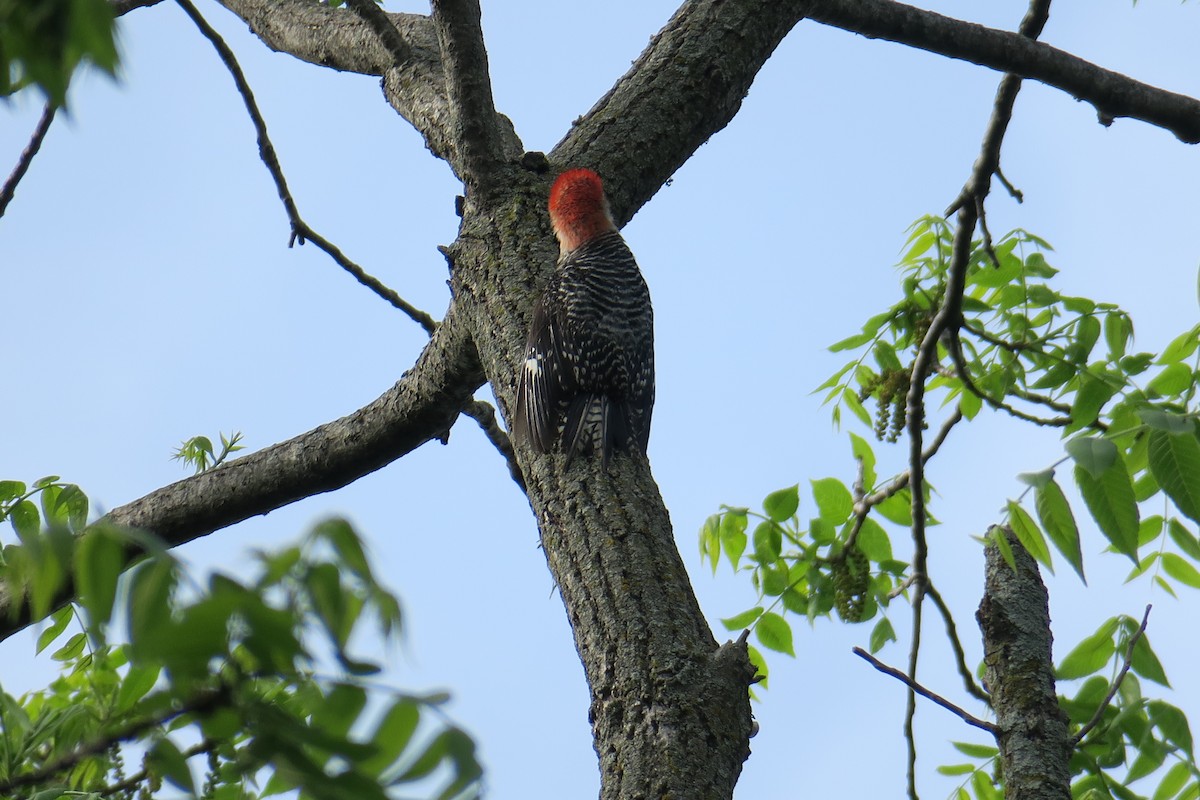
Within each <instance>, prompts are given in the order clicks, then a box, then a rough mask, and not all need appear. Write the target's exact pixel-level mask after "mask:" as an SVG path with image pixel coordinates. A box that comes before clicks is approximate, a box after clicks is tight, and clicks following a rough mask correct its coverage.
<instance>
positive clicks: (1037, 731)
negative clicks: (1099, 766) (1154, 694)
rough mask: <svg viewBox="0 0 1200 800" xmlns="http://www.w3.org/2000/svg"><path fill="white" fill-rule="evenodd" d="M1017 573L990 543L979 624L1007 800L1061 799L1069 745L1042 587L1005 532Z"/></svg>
mask: <svg viewBox="0 0 1200 800" xmlns="http://www.w3.org/2000/svg"><path fill="white" fill-rule="evenodd" d="M1003 535H1005V536H1007V537H1008V542H1009V546H1010V548H1011V549H1012V554H1013V558H1014V560H1015V562H1016V569H1015V570H1014V569H1013V568H1012V567H1010V566H1009V565H1008V564H1007V562H1005V560H1004V557H1003V556H1002V555H1001V554H1000V550H999V548H997V547H996V546H995V545H989V546H988V548H987V554H986V556H987V557H986V571H987V575H986V581H985V589H984V595H983V601H982V602H981V603H980V604H979V612H978V614H977V618H978V620H979V627H980V630H982V631H983V650H984V655H983V659H984V664H985V667H986V673H985V675H984V680H985V681H986V684H987V688H988V690H989V691H990V692H991V696H992V708H993V709H994V710H995V712H996V725H997V727H998V728H999V729H1000V733H999V736H998V737H997V738H998V741H999V744H1000V765H1001V769H1002V772H1003V775H1004V796H1005V798H1006V800H1067V798H1070V796H1071V771H1070V769H1069V767H1068V760H1069V759H1070V756H1071V751H1072V749H1073V743H1072V740H1071V737H1070V735H1069V733H1068V729H1067V716H1066V714H1065V713H1064V712H1063V710H1062V709H1061V708H1060V707H1059V705H1058V696H1057V695H1056V693H1055V689H1054V661H1053V656H1052V653H1051V645H1052V643H1053V637H1052V635H1051V632H1050V609H1049V604H1048V599H1047V594H1046V586H1045V584H1043V583H1042V576H1041V573H1040V572H1039V571H1038V567H1037V563H1036V562H1035V561H1034V560H1033V557H1032V556H1030V555H1029V553H1027V552H1026V551H1025V548H1023V547H1022V546H1021V544H1020V543H1019V542H1018V541H1017V539H1016V537H1015V536H1013V534H1012V532H1011V531H1005V532H1004V534H1003Z"/></svg>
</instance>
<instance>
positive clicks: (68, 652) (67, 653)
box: [50, 633, 87, 661]
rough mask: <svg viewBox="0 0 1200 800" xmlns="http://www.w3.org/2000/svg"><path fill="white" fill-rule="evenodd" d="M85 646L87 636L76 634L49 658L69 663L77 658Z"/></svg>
mask: <svg viewBox="0 0 1200 800" xmlns="http://www.w3.org/2000/svg"><path fill="white" fill-rule="evenodd" d="M86 646H87V634H86V633H77V634H75V635H74V636H72V637H71V638H70V639H67V643H66V644H64V645H63V646H62V647H60V648H58V649H57V650H55V651H54V653H53V654H52V655H51V656H50V657H51V658H53V659H54V660H55V661H71V660H73V659H76V658H78V657H79V655H80V654H81V653H82V652H83V648H85V647H86Z"/></svg>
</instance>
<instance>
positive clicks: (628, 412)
mask: <svg viewBox="0 0 1200 800" xmlns="http://www.w3.org/2000/svg"><path fill="white" fill-rule="evenodd" d="M550 222H551V224H552V225H553V226H554V233H555V235H556V236H558V242H559V247H560V255H559V258H558V265H557V266H556V267H555V270H554V277H552V278H551V279H550V283H549V285H547V286H546V291H545V292H544V293H543V294H542V297H541V299H540V300H539V301H538V303H537V305H535V306H534V309H533V324H532V325H531V326H530V330H529V342H528V345H527V347H526V350H525V361H524V362H523V363H522V365H521V371H520V375H519V376H518V378H517V407H516V410H515V412H514V418H513V434H514V436H516V437H517V438H520V439H524V440H525V441H527V442H529V443H530V444H531V445H532V446H533V448H534V450H536V451H537V452H539V453H549V452H551V451H552V450H553V449H554V448H555V447H556V446H558V447H561V449H562V450H563V451H564V452H565V453H566V454H567V463H570V461H571V459H572V458H573V457H574V456H575V455H576V454H577V453H589V452H595V451H596V450H599V451H600V452H601V453H602V457H603V463H604V466H605V467H606V468H607V467H608V462H609V459H610V458H611V457H612V453H613V452H614V451H615V450H618V449H622V448H632V449H637V450H639V451H641V452H642V453H645V452H646V444H647V442H648V441H649V439H650V415H651V412H652V411H653V409H654V312H653V310H652V309H651V308H650V293H649V291H647V289H646V282H645V281H644V280H642V273H641V272H640V271H639V270H638V265H637V262H636V261H635V260H634V258H633V253H631V252H629V247H628V246H627V245H626V244H625V240H624V239H622V238H621V234H620V233H618V232H617V226H616V225H615V224H613V219H612V213H611V212H610V211H609V208H608V199H607V198H606V197H605V196H604V187H603V185H602V184H601V182H600V176H599V175H597V174H596V173H595V172H592V171H591V170H590V169H572V170H567V171H566V172H564V173H563V174H562V175H559V176H558V180H556V181H555V182H554V186H553V187H552V188H551V189H550Z"/></svg>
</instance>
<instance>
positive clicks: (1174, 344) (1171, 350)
mask: <svg viewBox="0 0 1200 800" xmlns="http://www.w3.org/2000/svg"><path fill="white" fill-rule="evenodd" d="M1197 344H1200V326H1196V327H1195V328H1192V329H1191V330H1190V331H1185V332H1183V333H1181V334H1179V335H1178V336H1176V337H1175V338H1174V339H1172V340H1171V343H1170V344H1168V345H1167V346H1166V348H1165V349H1164V350H1163V351H1162V355H1161V356H1159V357H1158V363H1159V364H1174V363H1176V362H1179V361H1183V360H1184V359H1185V358H1187V357H1188V356H1190V355H1191V354H1192V353H1194V352H1196V345H1197Z"/></svg>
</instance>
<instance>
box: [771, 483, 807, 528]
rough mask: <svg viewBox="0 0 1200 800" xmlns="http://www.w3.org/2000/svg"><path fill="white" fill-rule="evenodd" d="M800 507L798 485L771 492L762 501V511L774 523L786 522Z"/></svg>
mask: <svg viewBox="0 0 1200 800" xmlns="http://www.w3.org/2000/svg"><path fill="white" fill-rule="evenodd" d="M799 507H800V485H799V484H797V485H795V486H789V487H787V488H786V489H780V490H779V491H776V492H771V493H770V494H769V495H767V496H766V499H764V500H763V511H765V512H767V516H768V517H770V518H771V519H773V520H775V521H776V522H786V521H787V520H789V519H791V518H792V515H793V514H795V513H796V509H797V508H799Z"/></svg>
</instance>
